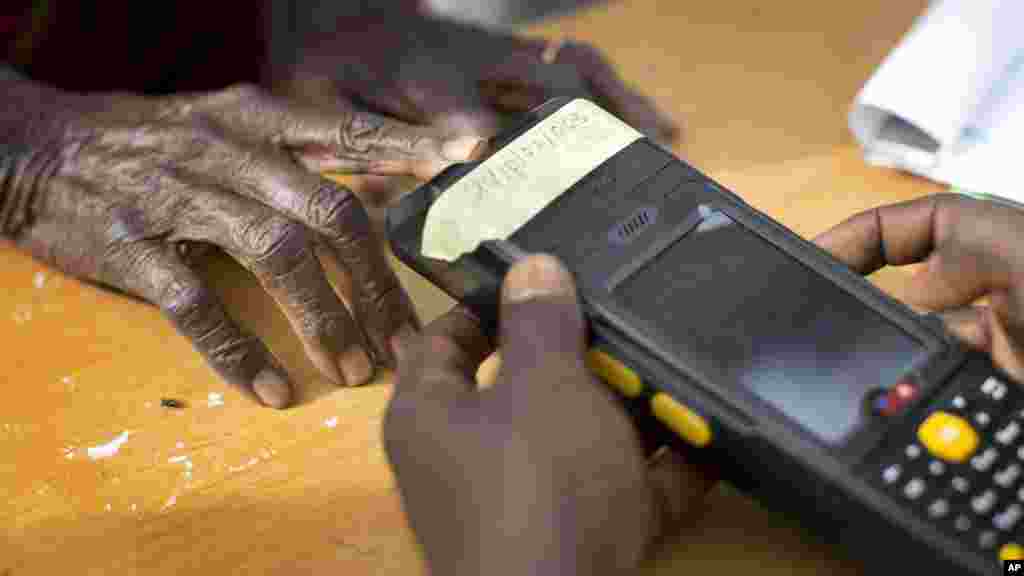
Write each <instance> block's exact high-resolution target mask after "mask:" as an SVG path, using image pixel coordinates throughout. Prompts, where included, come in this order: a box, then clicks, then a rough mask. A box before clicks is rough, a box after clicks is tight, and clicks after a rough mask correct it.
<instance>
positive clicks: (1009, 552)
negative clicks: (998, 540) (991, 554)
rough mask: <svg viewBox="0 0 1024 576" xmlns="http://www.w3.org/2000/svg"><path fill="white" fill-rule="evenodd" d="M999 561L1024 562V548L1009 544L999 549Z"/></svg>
mask: <svg viewBox="0 0 1024 576" xmlns="http://www.w3.org/2000/svg"><path fill="white" fill-rule="evenodd" d="M999 559H1000V560H1004V561H1005V560H1024V547H1022V546H1021V545H1019V544H1014V543H1013V542H1010V543H1008V544H1003V547H1002V548H1000V549H999Z"/></svg>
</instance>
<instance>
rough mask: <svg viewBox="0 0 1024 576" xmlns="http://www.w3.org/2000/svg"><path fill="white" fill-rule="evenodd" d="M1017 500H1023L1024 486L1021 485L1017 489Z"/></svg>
mask: <svg viewBox="0 0 1024 576" xmlns="http://www.w3.org/2000/svg"><path fill="white" fill-rule="evenodd" d="M1017 500H1020V501H1021V502H1024V487H1022V488H1021V489H1020V490H1017Z"/></svg>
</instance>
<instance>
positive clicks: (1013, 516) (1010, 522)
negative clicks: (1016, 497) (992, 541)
mask: <svg viewBox="0 0 1024 576" xmlns="http://www.w3.org/2000/svg"><path fill="white" fill-rule="evenodd" d="M1022 514H1024V508H1021V505H1020V504H1011V505H1010V506H1009V507H1008V508H1007V509H1006V510H1003V511H1002V512H1000V513H999V514H996V516H995V518H993V519H992V524H993V525H995V527H996V528H998V529H1000V530H1002V531H1004V532H1005V531H1007V530H1013V527H1014V526H1016V525H1017V522H1019V521H1020V517H1021V515H1022Z"/></svg>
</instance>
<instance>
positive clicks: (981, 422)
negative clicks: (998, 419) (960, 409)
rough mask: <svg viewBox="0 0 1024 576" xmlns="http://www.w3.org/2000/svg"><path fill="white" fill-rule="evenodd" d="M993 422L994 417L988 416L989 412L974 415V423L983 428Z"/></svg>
mask: <svg viewBox="0 0 1024 576" xmlns="http://www.w3.org/2000/svg"><path fill="white" fill-rule="evenodd" d="M991 422H992V417H991V416H989V415H988V412H978V413H977V414H975V415H974V423H975V424H977V425H978V426H981V427H982V428H984V427H986V426H988V425H989V423H991Z"/></svg>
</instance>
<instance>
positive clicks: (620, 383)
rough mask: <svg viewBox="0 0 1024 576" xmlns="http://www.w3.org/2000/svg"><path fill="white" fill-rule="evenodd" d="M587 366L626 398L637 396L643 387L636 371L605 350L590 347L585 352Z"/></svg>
mask: <svg viewBox="0 0 1024 576" xmlns="http://www.w3.org/2000/svg"><path fill="white" fill-rule="evenodd" d="M587 366H588V367H589V368H590V370H591V371H592V372H593V373H594V374H596V375H597V376H598V377H599V378H601V379H602V380H604V381H605V382H607V383H608V384H611V385H612V386H614V387H615V389H616V390H618V391H619V392H620V393H622V395H623V396H625V397H627V398H635V397H637V396H639V395H640V392H642V391H643V389H644V384H643V382H642V381H641V380H640V377H639V376H637V374H636V372H633V371H632V370H631V369H630V368H629V367H628V366H626V365H625V364H623V363H622V362H619V361H618V360H616V359H615V358H614V357H612V356H611V355H610V354H608V353H607V352H604V351H602V350H598V349H597V348H591V349H590V350H589V351H588V352H587Z"/></svg>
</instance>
